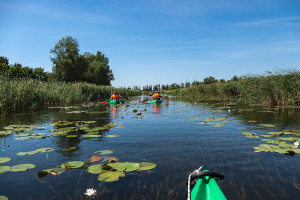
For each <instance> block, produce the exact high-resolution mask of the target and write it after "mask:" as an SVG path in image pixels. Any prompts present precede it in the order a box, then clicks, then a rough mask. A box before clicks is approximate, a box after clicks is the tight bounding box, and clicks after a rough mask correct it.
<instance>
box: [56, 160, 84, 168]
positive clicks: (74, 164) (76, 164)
mask: <svg viewBox="0 0 300 200" xmlns="http://www.w3.org/2000/svg"><path fill="white" fill-rule="evenodd" d="M83 165H84V162H82V161H70V162H67V163H64V164H62V165H61V168H63V169H78V168H81V167H83Z"/></svg>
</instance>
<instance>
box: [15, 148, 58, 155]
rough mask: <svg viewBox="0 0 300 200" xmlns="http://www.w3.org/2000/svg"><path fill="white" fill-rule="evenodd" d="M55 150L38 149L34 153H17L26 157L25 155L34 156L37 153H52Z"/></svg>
mask: <svg viewBox="0 0 300 200" xmlns="http://www.w3.org/2000/svg"><path fill="white" fill-rule="evenodd" d="M53 150H54V149H53V148H49V147H47V148H40V149H36V150H34V151H27V152H19V153H17V155H18V156H25V155H33V154H36V153H45V152H50V151H53Z"/></svg>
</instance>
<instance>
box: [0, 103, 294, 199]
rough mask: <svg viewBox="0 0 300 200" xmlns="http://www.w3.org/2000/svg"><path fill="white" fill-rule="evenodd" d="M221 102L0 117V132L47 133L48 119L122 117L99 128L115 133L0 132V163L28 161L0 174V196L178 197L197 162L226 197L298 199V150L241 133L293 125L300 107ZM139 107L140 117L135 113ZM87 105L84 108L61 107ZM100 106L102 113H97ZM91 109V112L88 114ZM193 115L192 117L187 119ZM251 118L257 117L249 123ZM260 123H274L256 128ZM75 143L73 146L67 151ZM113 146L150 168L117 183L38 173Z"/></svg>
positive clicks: (117, 153) (78, 173) (74, 173)
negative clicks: (92, 192)
mask: <svg viewBox="0 0 300 200" xmlns="http://www.w3.org/2000/svg"><path fill="white" fill-rule="evenodd" d="M228 109H229V108H228V107H221V106H217V105H210V104H199V103H197V104H196V103H184V102H179V101H170V102H169V103H168V102H163V103H162V104H160V105H155V104H152V103H150V101H149V103H140V102H139V99H132V100H130V101H128V102H126V103H125V104H122V105H117V106H111V105H102V104H97V103H95V104H93V105H92V106H89V107H86V106H85V107H84V106H82V105H79V106H78V107H75V108H69V109H63V108H52V109H50V108H49V109H43V110H37V111H30V112H22V113H17V114H14V115H13V116H10V117H7V118H5V119H2V121H1V124H0V130H2V129H3V128H4V127H5V126H8V125H11V124H39V125H41V126H45V127H46V128H45V129H44V130H32V131H30V133H46V135H49V134H51V132H50V130H54V129H56V128H57V126H55V125H52V122H57V121H60V120H64V121H96V123H94V124H91V125H90V126H91V127H96V126H103V125H105V124H108V123H121V124H118V125H117V126H116V127H112V128H111V129H108V130H105V131H102V132H101V133H102V134H103V136H105V135H111V134H118V135H120V137H117V138H107V137H102V138H83V137H81V135H80V134H79V135H78V137H76V138H67V137H66V136H56V137H46V138H45V139H27V140H15V138H16V134H17V133H13V134H11V135H9V136H7V137H0V150H1V151H0V157H4V156H7V157H10V158H11V160H10V161H9V162H6V163H1V164H0V166H4V165H9V166H13V165H16V164H23V163H32V164H35V168H34V169H29V170H28V171H26V172H6V173H3V174H0V195H5V196H7V197H8V198H9V199H88V198H87V197H85V195H84V192H85V191H86V189H87V188H96V189H97V196H95V197H94V198H93V199H102V200H105V199H116V200H118V199H127V200H129V199H185V197H186V190H187V188H186V181H187V177H188V174H189V173H190V172H192V171H194V170H195V169H196V168H198V167H199V166H200V165H202V164H204V165H205V169H208V170H210V171H215V172H218V173H222V174H224V176H225V179H224V180H222V181H219V185H220V187H221V189H222V191H223V192H224V194H225V196H226V197H227V198H228V199H251V200H252V199H272V200H274V199H278V200H279V199H291V200H292V199H300V173H299V172H300V171H299V170H300V154H296V155H294V156H290V155H281V154H277V153H266V152H255V151H254V150H253V147H255V146H258V145H259V144H262V143H263V142H262V141H261V140H260V139H252V138H247V137H245V136H244V135H242V134H241V133H242V132H254V133H257V134H267V133H268V132H269V131H281V130H286V129H288V130H290V129H292V130H299V129H300V110H297V109H272V110H268V111H266V110H263V109H262V108H258V107H252V108H249V107H247V108H237V107H231V108H230V110H228ZM134 110H137V113H141V112H140V111H143V112H142V113H141V115H142V116H144V118H133V117H136V116H137V115H136V113H135V112H133V111H134ZM71 111H89V113H68V112H71ZM99 111H103V112H99ZM93 112H94V113H93ZM212 117H213V118H223V119H222V121H221V122H225V124H224V126H222V127H214V126H211V125H199V124H198V123H199V122H202V121H204V120H205V119H206V118H212ZM190 118H193V119H190ZM250 120H254V121H256V122H249V121H250ZM260 124H273V125H275V127H263V126H260ZM44 147H51V148H53V149H55V150H54V151H51V152H48V153H37V154H34V155H25V156H18V155H16V154H17V153H18V152H24V151H32V150H35V149H39V148H44ZM69 147H73V148H74V147H75V148H74V149H73V150H66V149H68V148H69ZM99 150H112V151H114V153H113V154H111V155H110V156H114V157H117V158H118V159H119V160H120V161H121V162H126V161H128V162H153V163H155V164H157V167H156V168H154V169H153V170H150V171H143V172H137V171H135V172H130V173H126V176H125V177H121V178H120V180H119V181H117V182H110V183H105V182H100V181H98V180H97V175H96V174H90V173H87V172H86V171H85V169H75V170H70V171H65V172H64V173H62V174H60V175H58V176H52V175H48V176H46V177H43V178H39V177H38V172H39V171H41V170H44V169H49V168H54V167H56V166H60V165H61V164H63V163H66V162H68V161H75V160H78V161H86V160H88V159H89V158H90V157H91V156H92V155H94V152H95V151H99Z"/></svg>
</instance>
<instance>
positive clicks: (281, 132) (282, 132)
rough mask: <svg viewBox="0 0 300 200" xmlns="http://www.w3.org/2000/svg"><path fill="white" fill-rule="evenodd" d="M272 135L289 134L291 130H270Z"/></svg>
mask: <svg viewBox="0 0 300 200" xmlns="http://www.w3.org/2000/svg"><path fill="white" fill-rule="evenodd" d="M268 134H270V135H289V134H291V132H289V131H278V132H268Z"/></svg>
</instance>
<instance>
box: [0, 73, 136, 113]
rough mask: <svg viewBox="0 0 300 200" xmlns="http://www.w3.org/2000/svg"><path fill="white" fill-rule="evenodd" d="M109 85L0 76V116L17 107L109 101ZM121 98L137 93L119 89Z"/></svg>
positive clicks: (111, 89) (110, 88)
mask: <svg viewBox="0 0 300 200" xmlns="http://www.w3.org/2000/svg"><path fill="white" fill-rule="evenodd" d="M115 89H116V88H113V87H111V86H99V85H94V84H88V83H83V82H81V83H65V82H40V81H38V80H34V79H24V80H22V79H13V80H11V79H9V78H7V77H1V76H0V115H2V114H3V113H5V112H7V111H14V110H17V109H19V108H26V107H37V106H44V105H49V106H50V105H69V104H72V103H75V102H81V101H90V100H96V99H105V98H109V97H110V95H111V91H113V90H115ZM118 92H119V94H121V95H122V96H133V95H139V94H140V91H139V90H128V89H125V88H119V89H118Z"/></svg>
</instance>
